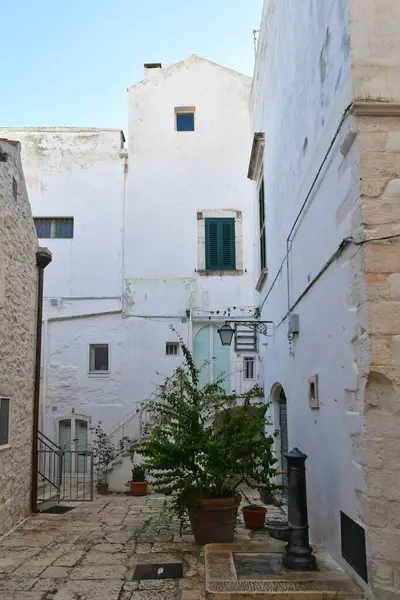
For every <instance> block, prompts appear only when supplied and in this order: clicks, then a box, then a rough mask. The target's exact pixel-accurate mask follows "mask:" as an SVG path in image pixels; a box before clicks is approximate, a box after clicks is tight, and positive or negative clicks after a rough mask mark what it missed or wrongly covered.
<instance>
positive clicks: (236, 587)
mask: <svg viewBox="0 0 400 600" xmlns="http://www.w3.org/2000/svg"><path fill="white" fill-rule="evenodd" d="M285 547H286V544H285V543H284V542H279V541H276V540H273V539H272V538H269V539H268V540H267V541H265V542H263V543H258V542H252V541H250V542H237V543H234V544H210V545H209V546H206V547H205V569H206V597H207V599H208V600H331V599H332V600H333V599H335V600H358V599H360V598H364V592H363V590H362V589H361V588H359V587H358V586H357V585H356V584H355V583H354V581H353V580H352V579H351V578H350V577H349V576H348V575H347V574H346V573H345V572H344V571H343V570H342V569H340V567H339V566H338V565H337V564H336V563H335V562H334V561H333V560H332V558H331V557H330V556H329V555H328V554H327V553H326V552H324V551H323V550H322V549H316V550H315V556H316V559H317V566H318V569H319V570H318V571H313V572H298V571H296V572H295V571H287V570H286V569H284V568H283V567H282V554H283V553H284V551H285Z"/></svg>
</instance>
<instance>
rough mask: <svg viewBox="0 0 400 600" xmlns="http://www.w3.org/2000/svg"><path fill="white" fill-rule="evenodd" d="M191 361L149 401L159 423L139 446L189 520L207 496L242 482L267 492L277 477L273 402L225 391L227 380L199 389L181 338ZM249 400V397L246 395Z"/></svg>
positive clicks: (158, 486) (159, 485)
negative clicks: (270, 430) (270, 428)
mask: <svg viewBox="0 0 400 600" xmlns="http://www.w3.org/2000/svg"><path fill="white" fill-rule="evenodd" d="M181 347H182V351H183V355H184V361H183V364H182V365H181V366H179V367H178V368H177V369H176V371H175V372H174V374H173V375H172V376H171V377H168V378H166V379H165V380H164V382H163V383H162V384H161V385H160V386H159V387H158V390H157V393H156V395H155V397H154V399H152V400H151V401H150V402H149V404H148V411H149V413H150V416H151V426H150V427H149V430H148V437H147V439H146V440H145V441H144V442H142V443H140V444H139V445H138V446H137V451H138V452H140V454H141V455H142V456H143V457H144V463H143V467H144V468H145V469H146V471H147V472H148V473H149V474H151V475H152V477H153V487H154V488H155V490H156V491H158V492H161V493H163V494H166V495H167V496H172V498H173V506H174V507H175V509H176V510H177V511H178V513H179V515H180V517H181V518H182V517H183V515H184V513H185V511H186V508H187V507H188V506H189V505H190V504H192V503H196V501H197V500H199V499H203V498H220V497H227V496H233V495H235V494H236V493H237V490H238V488H239V487H240V486H243V484H244V485H245V486H248V487H251V488H253V489H262V488H263V487H265V485H267V484H268V485H270V484H271V477H273V476H274V475H275V474H276V470H275V467H274V465H275V463H276V460H275V458H274V457H273V451H272V449H273V436H272V435H265V426H266V425H270V423H269V422H268V421H267V416H266V412H267V408H268V406H267V405H266V404H265V403H263V402H260V401H257V400H256V394H257V393H259V391H258V390H257V389H255V390H251V391H250V392H248V393H246V394H245V395H244V399H243V403H242V404H238V402H237V401H238V397H237V396H236V395H228V394H226V393H225V391H224V389H223V387H222V385H221V383H222V380H219V381H217V382H215V383H210V384H207V385H205V386H204V387H202V388H200V387H199V369H198V368H197V367H196V365H195V363H194V360H193V357H192V355H191V353H190V351H189V350H188V348H187V347H186V346H185V345H184V343H183V342H182V341H181ZM242 398H243V396H242Z"/></svg>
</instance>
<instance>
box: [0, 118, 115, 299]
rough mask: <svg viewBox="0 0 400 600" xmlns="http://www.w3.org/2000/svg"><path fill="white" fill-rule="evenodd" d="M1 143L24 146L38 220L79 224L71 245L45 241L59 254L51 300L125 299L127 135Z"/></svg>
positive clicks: (93, 133)
mask: <svg viewBox="0 0 400 600" xmlns="http://www.w3.org/2000/svg"><path fill="white" fill-rule="evenodd" d="M0 135H10V136H17V139H19V140H21V145H22V153H21V157H22V163H23V167H24V172H25V173H26V184H27V188H28V195H29V200H30V203H31V206H32V213H33V216H35V217H74V238H73V239H72V240H66V239H52V240H41V244H42V245H46V246H47V247H49V248H50V250H51V251H52V253H53V262H52V264H51V265H50V266H49V268H48V272H46V275H47V277H46V282H45V288H44V296H45V299H46V298H70V297H72V298H80V297H108V296H117V297H118V296H120V295H121V287H122V228H123V210H124V195H125V187H124V186H125V184H124V180H125V175H124V161H123V159H121V158H120V156H119V151H120V149H121V146H122V143H123V142H122V137H121V135H122V133H121V131H120V130H101V129H89V128H88V129H78V128H72V127H71V128H69V127H64V128H56V127H51V128H24V129H17V128H13V129H5V128H1V129H0ZM45 308H47V307H46V304H45Z"/></svg>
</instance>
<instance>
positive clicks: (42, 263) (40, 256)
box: [31, 248, 52, 512]
mask: <svg viewBox="0 0 400 600" xmlns="http://www.w3.org/2000/svg"><path fill="white" fill-rule="evenodd" d="M51 260H52V256H51V252H50V250H48V249H47V248H40V249H39V250H38V251H37V252H36V265H37V267H38V285H37V309H36V354H35V381H34V394H33V423H32V476H31V479H32V485H31V510H32V512H37V490H38V430H39V403H40V362H41V353H42V318H43V275H44V270H45V268H46V267H47V265H49V264H50V263H51Z"/></svg>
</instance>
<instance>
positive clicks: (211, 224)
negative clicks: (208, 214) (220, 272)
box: [206, 219, 220, 270]
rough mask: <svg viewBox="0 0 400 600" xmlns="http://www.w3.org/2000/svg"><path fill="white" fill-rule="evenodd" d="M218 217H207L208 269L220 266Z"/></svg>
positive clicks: (215, 268)
mask: <svg viewBox="0 0 400 600" xmlns="http://www.w3.org/2000/svg"><path fill="white" fill-rule="evenodd" d="M218 234H219V227H218V219H206V269H209V270H217V269H219V268H220V266H219V235H218Z"/></svg>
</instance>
